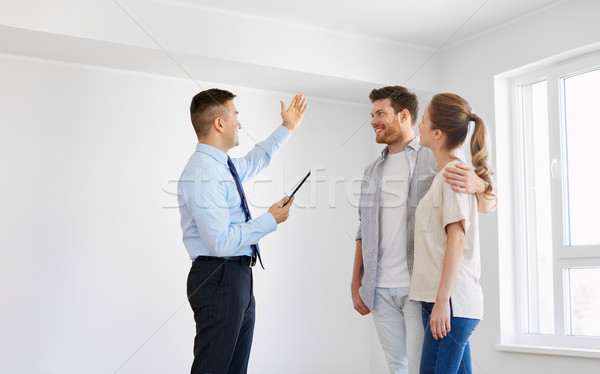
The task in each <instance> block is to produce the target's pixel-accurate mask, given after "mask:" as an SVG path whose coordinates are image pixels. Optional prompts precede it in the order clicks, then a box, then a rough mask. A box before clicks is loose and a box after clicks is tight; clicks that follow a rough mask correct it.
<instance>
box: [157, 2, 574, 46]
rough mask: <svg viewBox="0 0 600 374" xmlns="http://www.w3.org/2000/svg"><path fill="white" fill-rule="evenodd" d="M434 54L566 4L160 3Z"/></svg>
mask: <svg viewBox="0 0 600 374" xmlns="http://www.w3.org/2000/svg"><path fill="white" fill-rule="evenodd" d="M162 1H163V2H167V3H168V2H174V3H180V4H185V5H188V6H195V7H204V8H210V9H212V10H217V11H222V12H230V13H236V14H243V15H246V16H250V17H262V18H268V19H275V20H280V21H283V22H291V23H297V24H303V25H307V26H312V27H318V28H324V29H329V30H333V31H336V32H341V33H348V34H353V35H360V36H364V37H369V38H376V39H384V40H389V41H394V42H397V43H402V44H408V45H411V46H418V47H423V48H427V49H438V48H441V47H443V46H446V45H449V44H454V43H457V42H460V41H461V40H464V39H467V38H469V37H471V36H474V35H477V34H481V33H484V32H486V31H487V30H491V29H494V28H496V27H498V26H500V25H503V24H506V23H510V22H512V21H514V20H516V19H520V18H522V17H525V16H528V15H530V14H531V13H534V12H537V11H540V10H543V9H545V8H547V7H550V6H554V5H557V4H560V3H564V2H565V1H568V0H368V1H367V0H302V1H294V2H291V1H282V0H250V1H249V0H162Z"/></svg>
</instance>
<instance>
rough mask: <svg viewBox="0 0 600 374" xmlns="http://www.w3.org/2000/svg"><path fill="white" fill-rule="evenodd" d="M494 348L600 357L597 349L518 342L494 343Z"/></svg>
mask: <svg viewBox="0 0 600 374" xmlns="http://www.w3.org/2000/svg"><path fill="white" fill-rule="evenodd" d="M494 349H496V350H498V351H504V352H517V353H531V354H538V355H552V356H570V357H586V358H600V351H599V350H595V349H579V348H557V347H543V346H533V345H517V344H496V345H494Z"/></svg>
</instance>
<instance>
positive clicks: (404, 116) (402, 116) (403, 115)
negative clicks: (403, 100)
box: [396, 108, 412, 124]
mask: <svg viewBox="0 0 600 374" xmlns="http://www.w3.org/2000/svg"><path fill="white" fill-rule="evenodd" d="M396 115H397V116H398V123H402V122H404V121H408V122H410V123H411V124H412V122H411V118H410V112H409V111H408V109H406V108H405V109H402V110H401V111H399V112H398V114H396Z"/></svg>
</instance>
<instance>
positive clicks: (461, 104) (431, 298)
mask: <svg viewBox="0 0 600 374" xmlns="http://www.w3.org/2000/svg"><path fill="white" fill-rule="evenodd" d="M470 123H474V130H473V136H472V138H471V154H472V164H473V166H474V167H475V173H476V174H477V175H478V176H479V177H480V178H482V179H483V180H484V181H486V183H487V188H486V191H485V193H484V198H488V199H495V196H494V194H493V192H492V191H493V187H492V179H491V177H490V176H491V174H492V172H491V171H490V170H489V167H488V164H487V162H488V156H489V150H488V146H487V144H488V139H487V130H486V127H485V123H484V122H483V120H482V119H481V118H479V117H478V116H477V115H475V114H473V113H471V107H470V106H469V104H468V103H467V102H466V101H465V100H464V99H463V98H462V97H460V96H458V95H454V94H447V93H445V94H438V95H435V96H434V97H433V99H432V100H431V102H430V103H429V105H428V106H427V108H426V109H425V113H424V114H423V121H422V122H421V124H419V131H420V133H421V139H420V144H421V145H422V146H425V147H427V148H429V149H431V151H432V152H433V154H434V156H435V159H436V161H437V165H438V174H437V175H436V176H435V178H434V180H433V183H432V185H431V188H430V189H429V191H428V192H427V194H426V195H425V196H424V197H423V199H422V200H421V202H420V203H419V206H418V207H417V211H416V217H415V263H414V270H413V276H412V281H411V290H410V299H411V300H416V301H421V302H422V310H423V325H424V328H425V338H424V341H423V350H422V355H421V370H420V373H421V374H429V373H436V374H439V373H452V374H455V373H471V357H470V348H469V337H470V336H471V333H472V332H473V330H474V329H475V327H476V326H477V324H478V323H479V320H480V319H481V318H482V317H483V293H482V291H481V286H480V284H479V277H480V274H481V265H480V258H479V228H478V220H477V199H476V197H475V195H473V194H465V193H458V192H455V191H454V190H453V189H452V186H450V185H449V184H448V183H444V181H443V175H442V174H443V171H444V169H445V168H446V167H447V166H454V165H455V164H456V163H460V162H461V161H460V160H459V158H458V157H457V150H458V148H459V147H460V146H461V145H462V144H463V143H464V141H465V139H466V138H467V134H468V132H469V125H470Z"/></svg>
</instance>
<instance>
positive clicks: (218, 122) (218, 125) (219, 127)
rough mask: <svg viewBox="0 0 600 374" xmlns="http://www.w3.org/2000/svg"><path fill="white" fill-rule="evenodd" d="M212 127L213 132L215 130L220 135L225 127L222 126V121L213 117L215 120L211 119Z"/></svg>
mask: <svg viewBox="0 0 600 374" xmlns="http://www.w3.org/2000/svg"><path fill="white" fill-rule="evenodd" d="M212 126H213V128H214V129H215V130H217V132H220V133H222V132H224V131H225V125H224V124H223V119H222V118H221V117H215V119H213V123H212Z"/></svg>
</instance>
